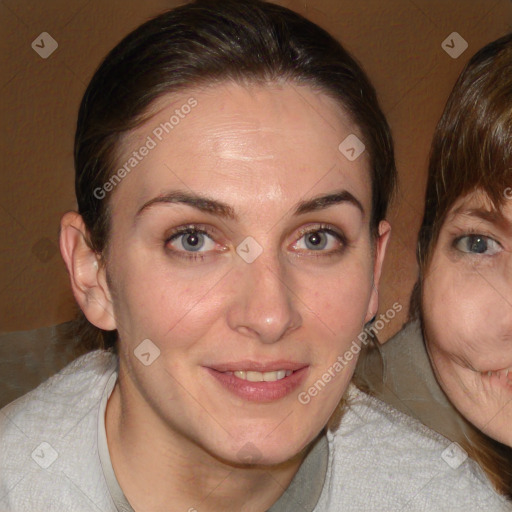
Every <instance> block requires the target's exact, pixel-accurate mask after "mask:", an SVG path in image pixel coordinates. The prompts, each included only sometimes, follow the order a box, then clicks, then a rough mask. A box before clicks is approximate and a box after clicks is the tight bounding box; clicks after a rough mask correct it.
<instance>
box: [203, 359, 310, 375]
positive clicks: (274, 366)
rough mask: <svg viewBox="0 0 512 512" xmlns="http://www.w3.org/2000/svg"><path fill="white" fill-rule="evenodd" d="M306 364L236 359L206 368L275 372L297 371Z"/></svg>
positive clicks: (220, 370)
mask: <svg viewBox="0 0 512 512" xmlns="http://www.w3.org/2000/svg"><path fill="white" fill-rule="evenodd" d="M306 366H308V365H307V364H305V363H297V362H294V361H282V360H281V361H267V362H262V361H247V360H246V361H237V362H229V363H218V364H211V365H208V368H211V369H212V370H216V371H218V372H236V371H239V370H242V371H248V372H261V373H265V372H275V371H278V370H292V371H297V370H300V369H301V368H304V367H306Z"/></svg>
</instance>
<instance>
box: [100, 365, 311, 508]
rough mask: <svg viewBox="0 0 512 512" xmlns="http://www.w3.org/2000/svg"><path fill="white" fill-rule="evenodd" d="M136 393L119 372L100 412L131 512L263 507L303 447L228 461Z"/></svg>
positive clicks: (287, 478)
mask: <svg viewBox="0 0 512 512" xmlns="http://www.w3.org/2000/svg"><path fill="white" fill-rule="evenodd" d="M136 395H137V392H136V390H135V389H134V388H133V386H131V385H130V379H127V378H121V374H120V378H118V381H117V382H116V385H115V387H114V389H113V391H112V394H111V396H110V398H109V400H108V403H107V409H106V415H105V429H106V434H107V440H108V447H109V452H110V458H111V461H112V466H113V468H114V472H115V474H116V478H117V480H118V482H119V485H120V487H121V489H122V490H123V492H124V494H125V496H126V498H127V499H128V501H129V502H130V504H131V505H132V507H133V508H134V510H135V511H136V512H145V511H152V512H154V511H160V510H161V511H164V510H165V511H169V510H176V511H180V512H183V511H190V512H193V511H194V510H196V511H199V512H200V511H202V510H208V511H212V512H217V511H219V512H221V511H222V512H230V511H231V510H233V511H235V510H236V511H241V510H243V511H244V512H262V511H265V510H267V509H268V508H270V507H271V506H272V504H274V503H275V502H276V501H277V500H278V499H279V497H280V496H281V495H282V494H283V493H284V491H285V490H286V488H287V487H288V485H289V484H290V482H291V481H292V479H293V477H294V475H295V474H296V472H297V471H298V469H299V467H300V464H301V463H302V461H303V460H304V457H305V455H306V452H307V449H304V450H303V451H302V452H301V453H299V454H298V455H297V456H296V457H294V458H293V459H292V460H289V461H286V462H285V463H283V464H279V465H275V466H264V467H263V466H240V465H234V464H230V463H229V462H227V461H222V460H219V459H218V458H216V457H215V456H214V455H212V454H210V453H208V452H207V451H206V450H204V449H203V448H202V447H201V446H198V444H196V443H195V442H194V441H193V440H191V439H189V438H188V437H187V436H186V435H184V434H183V433H179V432H176V431H174V430H173V429H172V428H171V427H170V426H169V425H166V424H164V422H163V421H162V420H161V418H159V417H158V415H157V414H155V413H153V411H152V410H151V408H150V406H149V405H148V404H147V403H145V402H144V401H141V400H134V399H133V398H134V397H135V396H136ZM140 404H142V405H140ZM148 433H150V434H149V435H148ZM169 504H172V508H169Z"/></svg>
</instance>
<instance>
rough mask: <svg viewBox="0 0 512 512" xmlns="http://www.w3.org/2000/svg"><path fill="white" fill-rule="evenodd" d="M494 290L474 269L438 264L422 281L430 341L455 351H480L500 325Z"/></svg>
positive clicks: (441, 347)
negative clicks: (465, 270) (452, 267)
mask: <svg viewBox="0 0 512 512" xmlns="http://www.w3.org/2000/svg"><path fill="white" fill-rule="evenodd" d="M495 299H496V294H495V293H493V290H491V289H490V288H489V287H488V286H482V277H481V276H480V275H479V274H477V273H476V272H460V271H459V270H458V269H450V268H449V267H444V268H441V267H438V268H437V269H436V270H435V271H433V272H432V273H431V274H429V276H428V277H427V278H426V279H425V281H424V286H423V297H422V305H423V321H424V324H425V329H426V332H427V337H428V340H429V343H430V344H433V345H435V346H437V347H438V348H439V349H441V350H443V351H446V352H451V353H455V354H462V353H465V354H469V353H470V352H472V351H480V350H482V348H483V347H484V346H485V345H486V343H487V341H488V339H489V337H490V336H492V333H493V332H495V331H497V330H499V329H500V325H501V322H500V321H499V319H500V315H501V313H500V311H501V310H502V309H503V308H502V306H500V303H499V302H497V301H496V300H495Z"/></svg>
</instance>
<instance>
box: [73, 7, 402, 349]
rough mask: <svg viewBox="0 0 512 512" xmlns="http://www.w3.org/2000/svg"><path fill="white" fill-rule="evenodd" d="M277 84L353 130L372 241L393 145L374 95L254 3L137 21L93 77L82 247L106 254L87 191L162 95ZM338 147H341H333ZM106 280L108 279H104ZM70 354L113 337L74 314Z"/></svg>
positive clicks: (79, 137)
mask: <svg viewBox="0 0 512 512" xmlns="http://www.w3.org/2000/svg"><path fill="white" fill-rule="evenodd" d="M276 80H285V81H288V82H290V83H295V84H306V85H310V86H311V87H313V88H317V89H319V90H321V91H322V92H324V93H325V94H327V95H329V96H331V97H333V98H334V99H335V100H336V101H338V102H339V104H340V105H341V106H342V107H343V109H344V111H345V112H347V113H348V115H349V116H350V117H351V119H352V121H353V122H354V123H355V124H356V126H358V128H359V129H360V130H361V133H362V137H363V142H364V144H365V146H366V150H367V152H368V155H369V157H370V173H371V182H372V215H371V222H370V226H371V229H372V234H375V232H376V230H377V227H378V223H379V221H380V220H382V219H383V218H384V216H385V214H386V210H387V206H388V202H389V201H390V197H391V195H392V193H393V189H394V185H395V180H396V178H395V175H396V170H395V162H394V152H393V143H392V138H391V133H390V129H389V126H388V123H387V121H386V119H385V117H384V115H383V113H382V111H381V109H380V107H379V104H378V101H377V97H376V94H375V91H374V89H373V87H372V85H371V83H370V81H369V80H368V78H367V76H366V75H365V73H364V71H363V70H362V69H361V67H360V66H359V65H358V64H357V62H356V61H355V60H354V59H353V58H352V57H351V56H350V55H349V54H348V53H347V52H346V51H345V49H344V48H343V47H342V46H341V45H340V44H339V43H338V42H337V41H336V40H335V39H334V38H333V37H332V36H331V35H329V34H328V33H327V32H326V31H325V30H323V29H322V28H320V27H318V26H317V25H315V24H314V23H312V22H310V21H308V20H307V19H305V18H304V17H302V16H300V15H299V14H297V13H295V12H293V11H291V10H289V9H286V8H284V7H281V6H278V5H275V4H272V3H267V2H264V1H260V0H197V1H195V2H193V3H190V4H186V5H183V6H180V7H178V8H175V9H173V10H170V11H167V12H164V13H163V14H161V15H159V16H157V17H155V18H154V19H151V20H150V21H148V22H146V23H144V24H143V25H141V26H140V27H139V28H137V29H136V30H135V31H133V32H132V33H130V34H129V35H128V36H127V37H125V38H124V39H123V40H122V41H121V42H120V43H119V44H118V45H117V46H116V47H115V48H114V49H113V50H112V51H111V52H110V53H109V54H108V55H107V57H106V58H105V60H104V61H103V63H102V64H101V65H100V67H99V68H98V70H97V71H96V72H95V74H94V76H93V78H92V80H91V82H90V84H89V86H88V87H87V90H86V92H85V95H84V97H83V100H82V103H81V106H80V111H79V115H78V123H77V130H76V137H75V151H74V156H75V170H76V182H75V191H76V197H77V201H78V212H79V213H80V214H81V216H82V217H83V220H84V222H85V225H86V227H87V231H88V235H89V241H88V243H89V244H90V247H91V248H92V249H93V250H94V251H95V252H96V253H97V254H98V255H101V256H102V262H103V263H104V260H105V259H106V258H105V256H106V255H107V254H108V241H109V229H110V213H111V212H110V210H109V208H110V205H109V201H108V197H107V198H106V199H98V197H97V196H96V195H95V194H94V193H93V191H94V190H96V189H97V188H98V187H101V186H102V185H103V184H104V183H106V182H107V181H108V180H109V179H110V177H111V176H112V174H113V172H114V171H115V169H116V160H117V159H119V149H120V145H121V142H122V138H123V136H124V135H126V134H127V133H129V132H130V130H132V129H134V128H136V127H137V126H139V125H140V124H142V123H143V122H144V121H145V120H146V118H147V117H148V115H149V111H150V110H151V109H150V107H151V106H152V104H153V102H154V101H155V100H156V99H158V98H159V97H161V96H163V95H164V94H168V93H173V92H178V91H182V90H184V89H187V88H192V87H196V86H201V85H210V84H215V83H220V82H223V81H232V82H235V83H239V84H247V83H256V84H257V83H269V82H272V81H276ZM340 142H341V141H340ZM107 276H108V273H107ZM72 335H74V337H75V338H76V339H77V340H78V344H79V347H80V348H79V350H78V351H79V352H87V351H89V350H93V349H97V348H103V349H112V350H114V351H116V339H117V331H103V330H101V329H99V328H97V327H95V326H93V325H92V324H90V323H89V322H88V320H87V319H86V318H85V316H84V314H83V313H82V312H81V311H80V310H78V311H77V317H76V319H75V321H74V322H73V323H72Z"/></svg>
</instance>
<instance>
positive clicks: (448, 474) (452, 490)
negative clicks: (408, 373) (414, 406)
mask: <svg viewBox="0 0 512 512" xmlns="http://www.w3.org/2000/svg"><path fill="white" fill-rule="evenodd" d="M328 440H329V446H330V456H331V460H330V470H331V485H332V489H331V492H332V493H333V494H336V495H339V496H338V497H337V498H336V499H342V500H347V503H346V504H345V503H344V504H345V506H346V508H345V509H346V510H378V506H381V507H382V506H387V507H388V508H389V509H393V510H402V509H403V510H409V511H415V510H450V511H454V510H461V511H470V510H480V508H482V509H483V510H493V511H500V510H512V505H507V502H506V501H505V500H504V499H503V498H502V497H500V496H499V495H498V494H497V493H496V492H495V491H494V489H493V488H492V486H491V484H490V483H489V481H488V480H487V478H486V477H485V475H484V474H483V472H482V471H481V470H480V468H479V467H478V466H477V464H476V463H475V462H474V461H472V460H471V459H469V458H467V455H466V453H465V452H464V450H463V449H462V448H461V447H460V446H459V445H457V444H455V443H452V442H450V441H449V440H448V439H446V438H444V437H443V436H441V435H440V434H437V433H436V432H434V431H433V430H431V429H429V428H428V427H426V426H425V425H423V424H422V423H420V422H418V421H417V420H415V419H414V418H411V417H409V416H407V415H405V414H402V413H401V412H399V411H398V410H396V409H394V408H392V407H390V406H388V405H386V404H385V403H383V402H381V401H380V400H378V399H376V398H374V397H371V396H369V395H367V394H366V393H363V392H362V391H360V390H359V389H357V388H356V387H355V386H353V385H351V387H350V388H349V392H348V394H347V405H346V407H345V408H344V411H343V415H342V417H341V420H340V421H339V424H338V425H337V426H336V427H335V428H334V427H331V429H330V430H329V431H328ZM344 493H345V494H344ZM372 506H373V507H374V508H372ZM341 509H343V508H341ZM345 509H344V510H345Z"/></svg>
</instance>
